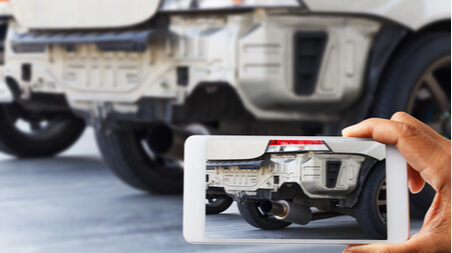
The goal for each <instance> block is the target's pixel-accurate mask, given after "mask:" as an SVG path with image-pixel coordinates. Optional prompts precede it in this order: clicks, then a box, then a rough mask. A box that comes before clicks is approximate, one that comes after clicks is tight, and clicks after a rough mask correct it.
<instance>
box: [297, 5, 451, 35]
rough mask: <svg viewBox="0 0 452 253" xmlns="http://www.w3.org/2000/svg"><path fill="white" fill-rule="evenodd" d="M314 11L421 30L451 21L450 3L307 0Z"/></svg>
mask: <svg viewBox="0 0 452 253" xmlns="http://www.w3.org/2000/svg"><path fill="white" fill-rule="evenodd" d="M303 2H304V3H305V4H306V5H307V6H308V9H309V10H310V11H311V12H314V13H315V12H327V13H348V14H353V15H356V14H364V15H374V16H378V17H381V18H385V19H390V20H393V21H396V22H398V23H400V24H402V25H405V26H407V27H409V28H411V29H413V30H418V29H420V28H422V27H424V26H426V25H428V24H431V23H434V22H436V21H441V20H446V19H450V9H451V4H450V1H449V0H378V1H375V0H357V1H350V0H334V1H331V0H304V1H303Z"/></svg>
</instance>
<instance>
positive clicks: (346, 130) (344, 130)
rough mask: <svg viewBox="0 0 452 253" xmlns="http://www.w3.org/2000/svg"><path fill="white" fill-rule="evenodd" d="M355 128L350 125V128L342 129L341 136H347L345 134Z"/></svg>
mask: <svg viewBox="0 0 452 253" xmlns="http://www.w3.org/2000/svg"><path fill="white" fill-rule="evenodd" d="M355 126H356V125H351V126H348V127H346V128H344V129H342V136H347V135H348V134H347V133H348V132H351V131H352V130H353V128H354V127H355Z"/></svg>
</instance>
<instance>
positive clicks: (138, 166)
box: [96, 128, 183, 194]
mask: <svg viewBox="0 0 452 253" xmlns="http://www.w3.org/2000/svg"><path fill="white" fill-rule="evenodd" d="M146 136H147V133H146V130H144V129H132V128H130V129H129V128H128V129H103V128H99V129H96V140H97V144H98V147H99V150H100V151H101V154H102V156H103V158H104V160H105V161H106V163H107V164H108V165H109V167H110V169H111V170H112V171H113V172H114V174H116V176H118V177H119V178H120V179H121V180H122V181H124V182H125V183H127V184H128V185H130V186H132V187H134V188H137V189H140V190H145V191H148V192H150V193H160V194H178V193H182V189H183V166H182V164H181V162H180V161H177V160H172V159H169V158H165V157H162V156H157V155H155V154H154V153H153V152H152V150H151V149H150V148H149V146H148V145H147V142H146V141H145V139H146Z"/></svg>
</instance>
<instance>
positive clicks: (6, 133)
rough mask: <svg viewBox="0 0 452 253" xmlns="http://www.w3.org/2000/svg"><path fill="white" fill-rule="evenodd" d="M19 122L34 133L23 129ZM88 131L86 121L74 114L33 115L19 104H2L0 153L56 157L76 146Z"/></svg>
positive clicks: (48, 113)
mask: <svg viewBox="0 0 452 253" xmlns="http://www.w3.org/2000/svg"><path fill="white" fill-rule="evenodd" d="M18 120H21V121H22V123H24V124H29V125H30V130H29V131H28V132H27V131H24V130H21V129H20V127H19V126H18V124H17V122H18ZM42 123H45V125H43V124H42ZM31 126H33V127H31ZM84 129H85V122H84V120H83V119H81V118H78V117H76V116H75V115H73V114H72V113H71V112H30V111H26V110H24V109H23V108H22V107H21V106H20V105H18V104H16V103H12V104H0V151H2V152H4V153H6V154H9V155H12V156H16V157H22V158H32V157H48V156H54V155H56V154H58V153H60V152H62V151H64V150H66V149H67V148H69V147H70V146H71V145H72V144H74V142H76V141H77V140H78V138H79V137H80V135H81V134H82V133H83V131H84Z"/></svg>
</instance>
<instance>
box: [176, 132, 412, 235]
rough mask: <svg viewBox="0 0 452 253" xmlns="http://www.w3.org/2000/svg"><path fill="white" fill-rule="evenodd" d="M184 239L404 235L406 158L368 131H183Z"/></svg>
mask: <svg viewBox="0 0 452 253" xmlns="http://www.w3.org/2000/svg"><path fill="white" fill-rule="evenodd" d="M184 162H185V178H184V227H183V231H184V237H185V239H186V240H187V241H188V242H191V243H234V244H305V243H309V244H364V243H399V242H402V241H405V240H407V239H408V236H409V214H408V188H407V164H406V161H405V160H404V159H403V157H402V156H401V154H400V153H399V152H398V150H397V149H396V148H395V147H394V146H385V145H383V144H381V143H378V142H375V141H373V140H370V139H360V138H344V137H300V136H298V137H288V136H192V137H190V138H189V139H188V140H187V141H186V143H185V158H184Z"/></svg>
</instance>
